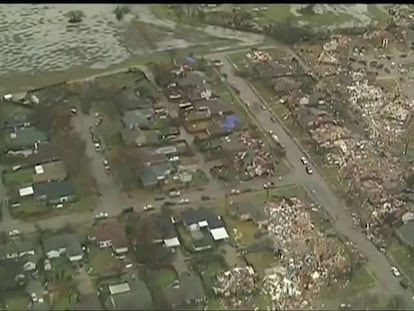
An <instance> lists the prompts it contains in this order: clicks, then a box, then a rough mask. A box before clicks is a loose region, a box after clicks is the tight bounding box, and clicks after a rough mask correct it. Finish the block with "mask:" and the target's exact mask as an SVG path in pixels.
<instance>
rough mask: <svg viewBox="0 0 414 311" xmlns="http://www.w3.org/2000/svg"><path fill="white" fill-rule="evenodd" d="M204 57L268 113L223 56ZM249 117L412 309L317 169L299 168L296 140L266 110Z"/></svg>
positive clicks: (299, 149)
mask: <svg viewBox="0 0 414 311" xmlns="http://www.w3.org/2000/svg"><path fill="white" fill-rule="evenodd" d="M207 57H208V58H210V59H219V60H221V61H222V62H223V64H224V66H223V67H222V69H221V72H222V73H225V74H226V75H227V79H228V81H229V82H230V83H234V85H235V86H236V87H237V89H239V90H240V98H241V99H242V100H243V101H246V102H251V103H252V102H263V103H264V104H265V105H267V107H268V110H270V106H269V105H268V103H266V102H265V101H264V100H263V98H261V97H260V95H259V94H258V93H257V92H256V91H255V90H254V89H253V88H252V87H251V85H250V84H249V83H247V82H246V81H245V80H243V79H241V78H239V77H237V76H235V75H234V73H233V65H232V64H231V63H230V62H229V61H228V60H227V58H226V53H216V54H212V55H209V56H207ZM253 115H254V116H255V117H256V119H257V120H258V122H259V123H260V124H261V126H262V128H263V130H265V131H268V130H273V131H274V132H275V133H276V134H277V135H278V136H279V139H280V141H281V143H282V144H283V145H284V146H285V148H286V158H287V159H289V160H290V162H291V164H292V166H293V167H294V172H293V176H294V179H295V180H297V182H298V183H299V184H301V185H303V186H305V187H307V188H308V189H311V190H312V191H313V195H314V197H315V199H316V201H317V203H319V204H320V205H321V206H323V207H324V208H325V210H326V211H327V212H328V213H329V214H330V216H331V217H332V219H335V222H334V226H335V229H336V230H337V232H338V233H340V234H342V235H343V236H345V237H347V238H348V239H349V240H351V241H353V242H354V243H355V244H356V245H358V247H359V249H360V251H361V253H362V254H363V255H364V256H365V257H366V259H367V264H368V266H369V268H370V270H371V271H372V272H373V273H375V276H376V278H377V281H378V282H379V285H380V286H382V287H383V288H384V289H386V290H387V291H388V292H389V293H390V294H391V295H402V296H403V297H404V301H405V303H406V304H407V306H410V307H414V304H413V301H412V299H411V294H410V292H409V291H405V290H403V289H402V288H401V287H400V285H399V281H398V279H397V278H395V277H394V276H393V274H392V273H391V270H390V268H391V266H390V264H389V262H388V261H387V259H386V257H385V256H384V254H382V253H381V252H380V251H379V250H377V248H376V247H375V246H374V245H373V244H371V242H370V241H369V240H368V239H367V237H366V236H365V235H364V234H362V233H361V232H359V231H358V230H357V229H356V228H354V225H353V221H352V218H351V216H350V215H349V214H348V212H347V208H346V206H345V204H344V202H343V201H342V200H341V199H340V198H339V197H337V196H336V194H335V193H334V191H333V190H332V189H331V187H330V186H329V185H328V183H327V182H326V181H325V180H324V178H323V177H322V176H321V174H320V173H319V172H318V171H317V170H314V173H313V175H307V174H306V172H305V170H304V168H303V165H302V164H301V163H300V161H299V159H300V157H301V156H303V155H304V152H303V151H302V150H303V148H302V147H300V145H299V144H298V142H297V141H296V139H294V138H293V137H292V136H291V135H290V134H289V133H288V132H287V130H286V128H285V127H284V126H283V125H282V123H281V122H280V120H279V122H276V123H273V122H271V121H270V118H269V117H270V114H269V112H268V111H260V112H255V113H254V114H253ZM276 117H277V116H276Z"/></svg>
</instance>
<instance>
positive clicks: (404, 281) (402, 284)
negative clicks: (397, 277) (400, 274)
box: [400, 280, 408, 289]
mask: <svg viewBox="0 0 414 311" xmlns="http://www.w3.org/2000/svg"><path fill="white" fill-rule="evenodd" d="M400 286H401V287H402V288H404V289H407V288H408V282H407V281H406V280H401V281H400Z"/></svg>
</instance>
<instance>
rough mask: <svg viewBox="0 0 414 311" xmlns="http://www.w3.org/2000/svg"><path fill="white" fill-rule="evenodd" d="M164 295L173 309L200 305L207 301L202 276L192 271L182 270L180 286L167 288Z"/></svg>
mask: <svg viewBox="0 0 414 311" xmlns="http://www.w3.org/2000/svg"><path fill="white" fill-rule="evenodd" d="M164 297H165V299H166V301H167V304H168V307H169V308H171V309H173V310H174V309H182V308H183V307H185V306H196V305H200V304H201V303H203V302H205V301H206V294H205V293H204V289H203V284H202V282H201V279H200V277H199V276H198V275H195V274H193V273H190V272H182V273H181V274H180V275H179V286H178V287H169V288H166V289H165V290H164Z"/></svg>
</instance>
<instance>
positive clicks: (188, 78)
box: [176, 70, 209, 89]
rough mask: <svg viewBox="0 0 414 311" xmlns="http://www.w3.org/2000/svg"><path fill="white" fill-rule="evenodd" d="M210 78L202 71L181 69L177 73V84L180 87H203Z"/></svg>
mask: <svg viewBox="0 0 414 311" xmlns="http://www.w3.org/2000/svg"><path fill="white" fill-rule="evenodd" d="M208 80H209V79H208V77H207V76H206V74H205V73H204V72H202V71H195V70H194V71H190V72H188V71H181V72H178V74H177V80H176V84H177V87H178V88H179V89H184V88H188V87H192V88H194V87H195V88H202V87H203V86H205V85H206V84H207V83H208V82H209V81H208Z"/></svg>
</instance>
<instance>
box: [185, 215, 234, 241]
mask: <svg viewBox="0 0 414 311" xmlns="http://www.w3.org/2000/svg"><path fill="white" fill-rule="evenodd" d="M181 216H182V221H183V224H184V225H185V227H186V228H187V229H188V230H189V231H190V232H191V231H199V230H200V229H202V228H206V229H207V230H208V232H209V233H210V235H211V237H212V238H213V240H214V241H220V240H224V239H228V238H229V235H228V233H227V230H226V228H225V224H224V221H223V220H222V218H221V217H220V216H219V215H217V214H216V213H215V212H214V210H213V209H211V208H207V207H200V208H197V209H193V208H190V209H187V210H185V211H183V212H182V214H181Z"/></svg>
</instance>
